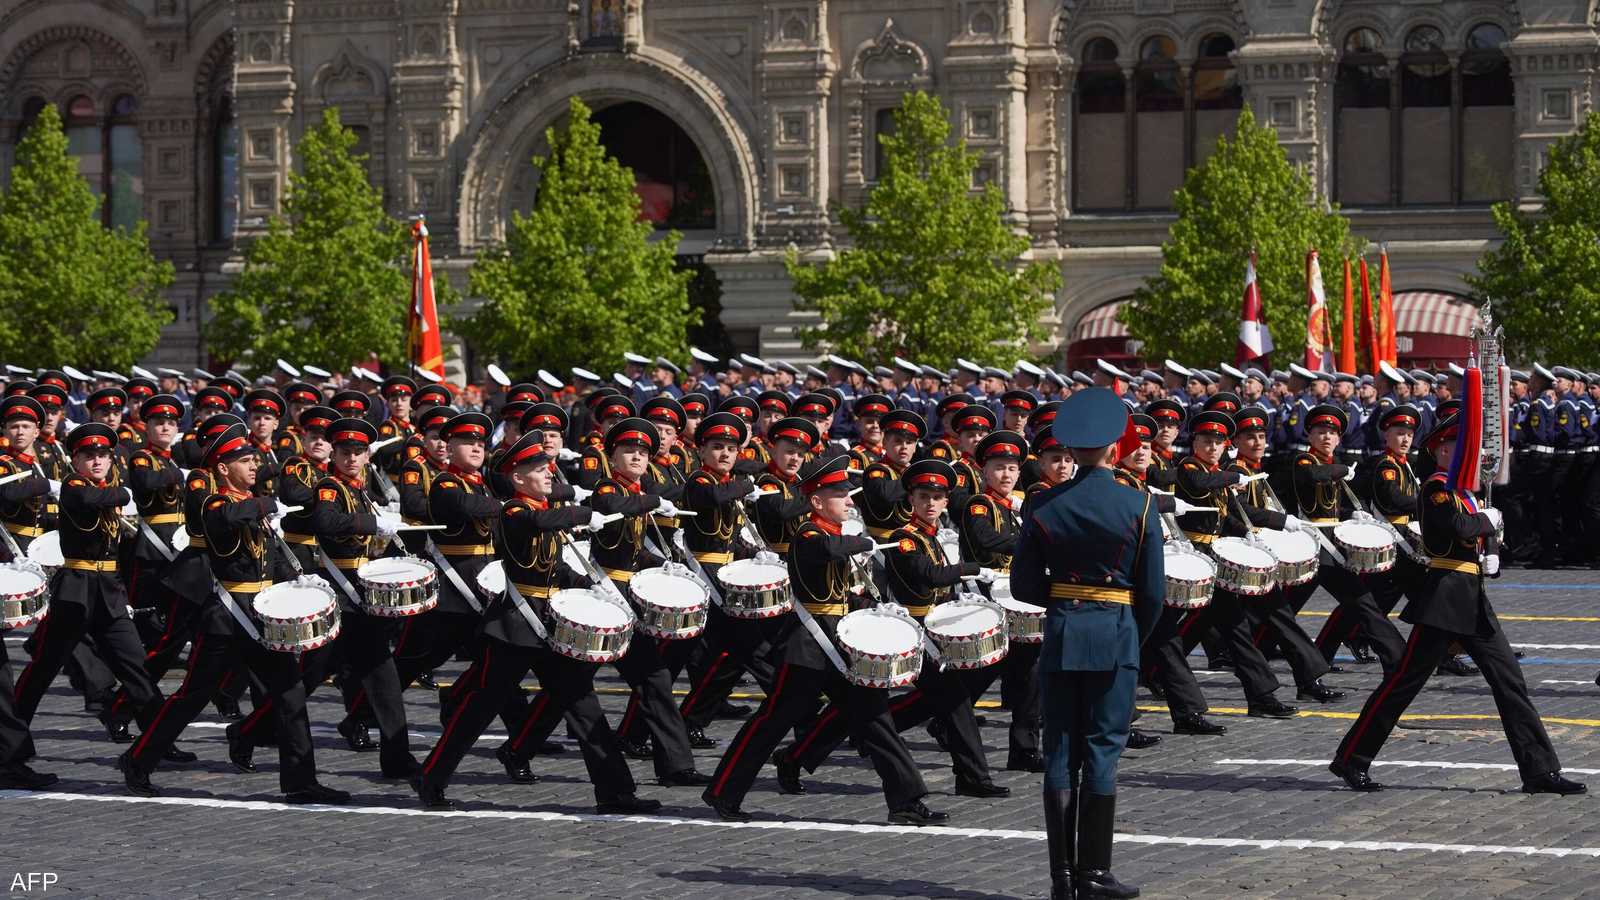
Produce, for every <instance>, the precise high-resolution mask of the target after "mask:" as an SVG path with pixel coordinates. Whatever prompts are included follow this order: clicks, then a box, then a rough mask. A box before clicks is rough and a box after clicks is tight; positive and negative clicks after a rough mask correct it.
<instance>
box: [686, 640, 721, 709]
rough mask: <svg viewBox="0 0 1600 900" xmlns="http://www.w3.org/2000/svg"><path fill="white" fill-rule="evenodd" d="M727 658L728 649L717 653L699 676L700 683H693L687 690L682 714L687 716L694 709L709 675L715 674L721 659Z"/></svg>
mask: <svg viewBox="0 0 1600 900" xmlns="http://www.w3.org/2000/svg"><path fill="white" fill-rule="evenodd" d="M727 658H728V651H726V650H724V651H722V652H720V653H718V654H717V658H716V659H715V660H713V661H712V663H711V666H710V667H709V668H707V669H706V673H705V674H704V675H702V676H700V683H699V684H697V685H695V686H694V689H693V690H691V691H689V696H687V697H685V698H683V709H681V710H680V712H681V713H682V714H683V715H686V716H687V715H688V714H689V713H690V712H691V711H692V710H693V709H694V707H695V704H696V703H697V702H698V701H699V699H700V693H701V692H702V691H704V690H705V689H706V685H708V684H710V683H711V676H713V675H715V674H717V669H719V668H721V667H722V661H723V660H725V659H727Z"/></svg>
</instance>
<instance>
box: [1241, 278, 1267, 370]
mask: <svg viewBox="0 0 1600 900" xmlns="http://www.w3.org/2000/svg"><path fill="white" fill-rule="evenodd" d="M1271 352H1272V332H1271V331H1270V330H1269V329H1268V328H1267V310H1266V307H1265V306H1263V305H1262V303H1261V288H1260V287H1259V286H1257V284H1256V255H1255V254H1254V253H1252V254H1250V262H1249V263H1247V264H1246V265H1245V270H1244V306H1243V308H1242V309H1240V310H1239V344H1238V346H1237V347H1236V348H1235V349H1234V351H1233V364H1234V365H1236V366H1242V365H1244V364H1245V363H1247V362H1250V361H1251V360H1255V359H1260V358H1261V357H1263V356H1266V355H1267V354H1268V353H1271Z"/></svg>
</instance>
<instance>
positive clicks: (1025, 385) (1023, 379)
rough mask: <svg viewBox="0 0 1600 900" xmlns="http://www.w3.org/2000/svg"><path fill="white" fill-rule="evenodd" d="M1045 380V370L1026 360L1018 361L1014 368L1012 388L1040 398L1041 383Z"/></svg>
mask: <svg viewBox="0 0 1600 900" xmlns="http://www.w3.org/2000/svg"><path fill="white" fill-rule="evenodd" d="M1043 380H1044V370H1043V369H1041V368H1039V367H1038V366H1036V365H1034V364H1033V363H1031V362H1028V361H1027V360H1025V359H1019V360H1017V362H1016V365H1014V366H1013V367H1012V371H1011V386H1012V388H1014V389H1016V390H1019V391H1028V392H1029V393H1031V394H1033V395H1034V396H1035V397H1038V396H1040V394H1039V382H1041V381H1043Z"/></svg>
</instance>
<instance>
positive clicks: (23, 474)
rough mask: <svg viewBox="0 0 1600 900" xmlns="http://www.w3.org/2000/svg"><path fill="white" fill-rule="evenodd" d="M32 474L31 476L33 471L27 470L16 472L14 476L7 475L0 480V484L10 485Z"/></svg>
mask: <svg viewBox="0 0 1600 900" xmlns="http://www.w3.org/2000/svg"><path fill="white" fill-rule="evenodd" d="M32 474H33V470H32V469H29V470H28V471H26V472H17V473H16V474H14V475H7V476H6V477H4V478H0V484H10V483H11V482H13V481H21V480H22V479H24V478H27V477H28V476H29V475H32Z"/></svg>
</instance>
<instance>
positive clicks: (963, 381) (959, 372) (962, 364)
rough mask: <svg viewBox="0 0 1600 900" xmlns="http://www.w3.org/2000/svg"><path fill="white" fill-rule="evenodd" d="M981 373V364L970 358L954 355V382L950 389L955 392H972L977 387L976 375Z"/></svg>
mask: <svg viewBox="0 0 1600 900" xmlns="http://www.w3.org/2000/svg"><path fill="white" fill-rule="evenodd" d="M982 374H983V366H980V365H978V364H977V363H975V362H973V361H972V360H970V359H962V358H961V357H959V356H958V357H956V374H955V384H953V385H952V386H951V390H952V391H953V392H955V393H961V392H965V393H968V394H971V393H973V392H974V391H976V390H977V389H978V377H979V376H981V375H982Z"/></svg>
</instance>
